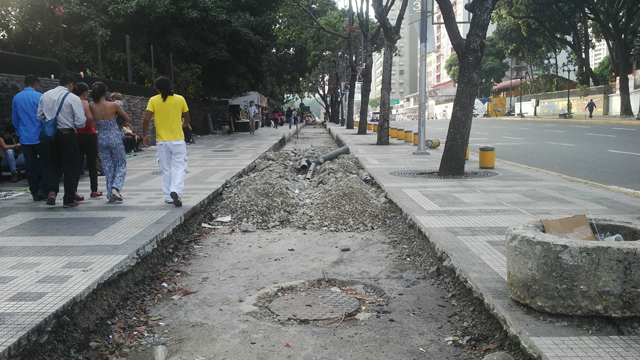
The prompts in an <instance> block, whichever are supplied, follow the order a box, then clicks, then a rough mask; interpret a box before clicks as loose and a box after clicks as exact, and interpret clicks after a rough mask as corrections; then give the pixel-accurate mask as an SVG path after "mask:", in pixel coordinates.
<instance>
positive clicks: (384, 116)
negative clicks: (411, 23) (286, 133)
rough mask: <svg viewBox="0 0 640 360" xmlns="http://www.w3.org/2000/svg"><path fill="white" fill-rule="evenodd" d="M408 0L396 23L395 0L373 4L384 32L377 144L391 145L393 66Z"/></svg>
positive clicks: (374, 1) (378, 1)
mask: <svg viewBox="0 0 640 360" xmlns="http://www.w3.org/2000/svg"><path fill="white" fill-rule="evenodd" d="M407 2H408V0H402V4H401V5H400V11H399V13H398V17H397V19H396V23H395V24H394V25H392V24H391V22H390V21H389V11H390V10H391V7H392V6H394V4H395V0H386V1H385V3H384V4H383V0H373V1H372V4H371V5H372V6H373V11H374V12H375V16H376V19H377V20H378V23H379V24H380V27H381V28H382V33H383V34H384V54H383V60H382V86H381V93H380V119H379V120H378V140H377V142H376V144H377V145H389V115H390V114H391V104H390V94H391V66H392V62H393V54H394V52H395V47H396V43H397V42H398V40H400V26H401V25H402V19H404V13H405V11H406V10H407Z"/></svg>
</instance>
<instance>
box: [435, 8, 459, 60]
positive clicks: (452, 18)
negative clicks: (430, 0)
mask: <svg viewBox="0 0 640 360" xmlns="http://www.w3.org/2000/svg"><path fill="white" fill-rule="evenodd" d="M436 1H437V2H438V6H439V7H440V12H441V13H442V19H443V20H444V26H445V28H446V29H447V34H448V35H449V40H450V41H451V45H452V46H453V49H454V50H455V51H456V52H457V53H459V54H463V53H464V43H465V40H464V38H463V37H462V35H460V30H459V29H458V22H457V21H456V15H455V14H454V12H453V6H452V5H451V1H449V0H436Z"/></svg>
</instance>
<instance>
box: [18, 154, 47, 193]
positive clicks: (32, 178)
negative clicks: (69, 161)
mask: <svg viewBox="0 0 640 360" xmlns="http://www.w3.org/2000/svg"><path fill="white" fill-rule="evenodd" d="M22 154H23V155H24V168H25V171H26V173H27V182H28V183H29V191H31V194H32V195H35V194H37V193H38V192H39V191H40V192H46V191H47V172H46V171H45V165H44V164H46V163H48V162H49V149H48V146H47V144H46V143H39V144H35V145H24V144H23V145H22Z"/></svg>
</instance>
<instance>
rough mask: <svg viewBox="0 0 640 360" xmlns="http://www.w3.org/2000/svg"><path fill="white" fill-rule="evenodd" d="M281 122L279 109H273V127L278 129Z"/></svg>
mask: <svg viewBox="0 0 640 360" xmlns="http://www.w3.org/2000/svg"><path fill="white" fill-rule="evenodd" d="M279 122H280V119H279V118H278V109H275V108H274V109H273V120H272V123H271V127H275V128H276V129H277V128H278V123H279Z"/></svg>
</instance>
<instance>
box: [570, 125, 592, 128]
mask: <svg viewBox="0 0 640 360" xmlns="http://www.w3.org/2000/svg"><path fill="white" fill-rule="evenodd" d="M572 127H577V128H583V129H591V126H585V125H573V126H572Z"/></svg>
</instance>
